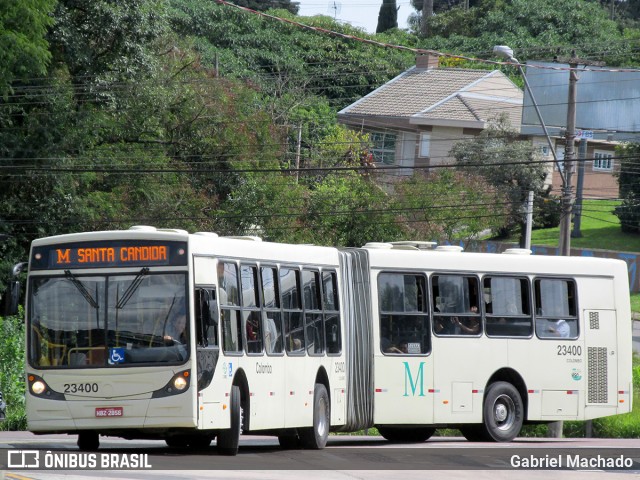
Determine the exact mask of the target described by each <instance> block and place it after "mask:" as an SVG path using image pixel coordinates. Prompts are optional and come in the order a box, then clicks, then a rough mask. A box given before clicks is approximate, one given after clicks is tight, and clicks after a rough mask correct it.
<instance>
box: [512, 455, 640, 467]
mask: <svg viewBox="0 0 640 480" xmlns="http://www.w3.org/2000/svg"><path fill="white" fill-rule="evenodd" d="M511 466H512V467H515V468H631V467H632V466H633V459H631V458H626V457H625V456H624V455H617V456H614V457H605V456H602V455H596V456H593V457H592V456H589V457H583V456H580V455H557V456H551V455H545V456H543V457H535V456H533V455H529V456H526V457H525V456H520V455H512V456H511Z"/></svg>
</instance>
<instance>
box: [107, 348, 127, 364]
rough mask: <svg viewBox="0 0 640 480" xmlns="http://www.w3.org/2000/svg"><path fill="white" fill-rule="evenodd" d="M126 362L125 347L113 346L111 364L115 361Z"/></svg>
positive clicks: (110, 353) (110, 354)
mask: <svg viewBox="0 0 640 480" xmlns="http://www.w3.org/2000/svg"><path fill="white" fill-rule="evenodd" d="M122 362H124V348H121V347H119V348H111V349H109V363H110V364H111V365H113V364H115V363H122Z"/></svg>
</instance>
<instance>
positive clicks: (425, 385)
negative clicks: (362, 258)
mask: <svg viewBox="0 0 640 480" xmlns="http://www.w3.org/2000/svg"><path fill="white" fill-rule="evenodd" d="M374 308H375V305H374ZM378 309H379V313H380V315H379V318H380V324H379V325H378V326H377V327H378V328H377V329H376V328H374V334H375V333H377V335H374V338H375V339H377V340H374V345H375V348H374V352H375V354H374V362H375V379H374V381H375V385H374V388H375V402H374V422H375V423H376V424H378V425H407V424H416V425H420V424H423V425H424V424H432V423H433V375H434V370H433V357H432V356H431V355H430V354H431V333H430V332H431V328H430V323H429V316H428V314H427V300H426V277H425V276H424V275H421V274H408V273H395V272H383V273H380V275H379V276H378ZM376 330H377V332H376Z"/></svg>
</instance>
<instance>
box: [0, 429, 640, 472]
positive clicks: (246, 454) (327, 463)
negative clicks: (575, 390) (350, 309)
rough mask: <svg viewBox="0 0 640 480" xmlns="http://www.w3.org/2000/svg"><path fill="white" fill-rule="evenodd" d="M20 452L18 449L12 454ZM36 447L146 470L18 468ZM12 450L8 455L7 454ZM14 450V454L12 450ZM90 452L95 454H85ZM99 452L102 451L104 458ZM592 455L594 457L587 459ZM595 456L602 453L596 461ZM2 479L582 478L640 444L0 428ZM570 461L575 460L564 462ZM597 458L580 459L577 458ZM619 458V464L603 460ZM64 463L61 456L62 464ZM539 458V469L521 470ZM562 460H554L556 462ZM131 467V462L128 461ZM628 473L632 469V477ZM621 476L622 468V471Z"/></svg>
mask: <svg viewBox="0 0 640 480" xmlns="http://www.w3.org/2000/svg"><path fill="white" fill-rule="evenodd" d="M17 451H20V453H16V452H17ZM34 452H38V459H39V461H40V462H42V461H44V458H45V456H46V455H48V459H49V460H48V461H49V462H50V463H51V462H53V461H58V462H59V465H58V467H59V468H65V467H67V466H69V465H70V462H71V461H72V460H70V459H71V458H73V459H74V460H73V461H74V462H77V463H81V462H83V461H84V462H90V461H91V458H93V460H94V462H95V463H96V464H97V465H98V466H99V465H100V462H101V461H102V459H103V458H105V459H106V460H107V461H111V460H112V461H115V462H122V459H126V461H127V462H132V461H133V460H134V459H137V460H139V459H143V464H144V465H151V467H152V468H151V469H146V468H141V469H131V468H130V469H126V468H123V466H122V465H120V468H119V469H111V470H101V469H99V468H98V469H93V468H92V469H88V470H87V469H85V470H55V471H52V470H51V469H45V470H33V469H32V470H25V469H21V468H15V467H16V466H17V464H18V463H19V461H20V458H22V457H20V455H22V453H24V454H25V455H26V457H25V459H26V460H25V461H26V462H32V461H33V459H34V455H35V454H34ZM10 455H12V457H10ZM15 455H18V456H15ZM91 455H93V457H90V456H91ZM103 456H104V457H103ZM592 459H595V460H592ZM598 459H600V460H598ZM9 461H11V462H12V463H11V466H12V467H13V468H9V469H8V470H7V471H5V473H4V475H3V474H1V473H0V478H3V477H4V478H5V479H12V480H27V479H37V480H58V479H61V478H71V479H78V480H79V479H80V478H87V477H90V478H109V479H114V478H121V479H135V480H140V479H147V478H149V479H156V478H163V479H164V478H168V479H174V478H175V479H177V478H194V479H198V480H199V479H211V478H230V479H235V478H238V479H240V478H241V479H248V478H251V479H253V478H257V479H263V480H272V479H276V478H277V479H282V480H289V479H293V478H295V479H298V478H301V477H302V478H305V480H306V479H311V478H314V479H315V478H322V479H330V480H331V479H340V480H353V479H365V478H366V479H367V480H368V479H372V480H377V479H383V478H384V479H388V478H394V479H404V478H407V479H411V480H413V479H414V478H447V479H449V478H451V479H473V480H483V479H487V480H500V479H505V480H506V479H511V478H516V479H521V478H522V479H524V478H526V479H529V478H534V479H542V478H543V476H544V477H545V480H547V479H548V477H549V475H553V478H556V477H561V478H563V479H571V480H573V479H576V480H577V479H583V478H588V477H589V475H591V476H592V478H597V479H601V478H605V479H606V478H614V477H615V478H618V479H619V480H626V479H628V478H634V477H635V476H636V475H638V474H640V443H639V442H638V441H637V440H618V439H517V440H516V441H514V442H512V443H509V444H493V443H470V442H466V441H464V439H461V438H442V437H434V438H432V439H431V440H429V441H428V442H424V443H421V444H411V445H392V444H390V443H388V442H386V441H385V440H383V439H382V438H380V437H358V436H332V437H331V438H330V441H329V444H328V446H327V448H326V449H325V450H321V451H311V450H282V449H280V448H279V447H278V445H277V440H275V439H274V438H273V437H253V436H248V437H243V438H242V441H241V447H240V452H239V454H238V455H237V456H236V457H225V456H221V455H218V453H217V451H216V449H215V447H214V446H212V447H209V448H207V449H203V450H200V451H188V450H178V449H173V448H168V447H166V446H165V444H164V442H157V441H126V440H121V439H118V438H104V437H103V438H102V439H101V448H100V450H98V451H97V452H95V453H82V452H80V451H79V450H78V449H77V448H76V446H75V437H74V436H66V435H45V436H35V435H32V434H30V433H28V432H0V468H7V466H8V464H9ZM571 461H573V462H574V463H575V462H578V463H576V464H574V465H569V463H570V462H571ZM593 461H596V462H601V464H594V463H590V464H584V463H582V464H580V463H581V462H593ZM616 461H619V462H621V463H620V464H621V465H623V466H625V468H623V469H621V470H616V469H615V468H610V466H607V465H606V464H605V463H606V462H616ZM65 462H66V463H65ZM523 462H529V465H531V464H532V463H534V462H538V465H540V468H532V469H525V468H523V467H525V466H529V465H525V464H523ZM558 462H559V463H560V465H557V463H558ZM129 466H130V465H129ZM629 474H631V475H632V476H631V477H630V476H629ZM620 475H626V476H625V477H620Z"/></svg>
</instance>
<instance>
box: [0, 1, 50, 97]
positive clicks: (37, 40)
mask: <svg viewBox="0 0 640 480" xmlns="http://www.w3.org/2000/svg"><path fill="white" fill-rule="evenodd" d="M54 4H55V1H54V0H32V1H29V2H17V1H14V0H0V96H2V95H5V94H6V93H7V92H8V90H9V87H10V85H11V83H12V82H13V81H15V80H24V79H27V78H29V77H33V76H37V75H42V74H44V73H46V69H47V64H48V63H49V60H50V58H51V52H50V51H49V45H48V44H47V41H46V39H45V35H46V32H47V28H48V27H49V26H50V25H51V24H52V22H53V20H52V18H51V16H50V15H49V14H50V13H51V10H52V9H53V6H54Z"/></svg>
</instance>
